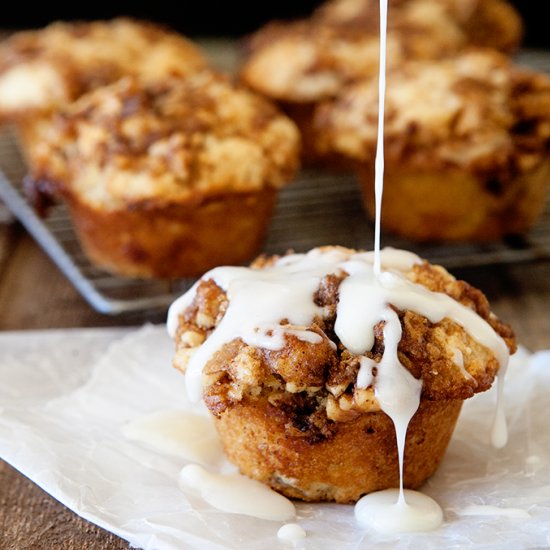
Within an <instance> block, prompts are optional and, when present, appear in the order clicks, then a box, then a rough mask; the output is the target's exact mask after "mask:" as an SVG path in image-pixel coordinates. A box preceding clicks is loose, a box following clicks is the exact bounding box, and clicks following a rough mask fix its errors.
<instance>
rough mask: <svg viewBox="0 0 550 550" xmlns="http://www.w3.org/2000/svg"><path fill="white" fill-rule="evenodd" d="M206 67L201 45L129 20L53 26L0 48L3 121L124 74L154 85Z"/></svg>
mask: <svg viewBox="0 0 550 550" xmlns="http://www.w3.org/2000/svg"><path fill="white" fill-rule="evenodd" d="M206 65H207V61H206V58H205V57H204V56H203V54H202V53H201V51H200V49H199V48H198V47H197V46H195V45H194V44H193V43H192V42H191V41H189V40H187V39H186V38H185V37H183V36H181V35H179V34H178V33H176V32H173V31H171V30H170V29H168V28H167V27H164V26H162V25H159V24H156V23H151V22H146V21H141V20H138V19H132V18H129V17H118V18H115V19H112V20H108V21H92V22H70V23H69V22H54V23H51V24H50V25H48V26H47V27H45V28H43V29H38V30H32V31H20V32H17V33H15V34H13V35H12V36H10V37H9V38H8V39H6V40H5V41H4V42H2V44H0V118H2V117H3V118H5V119H8V120H11V119H14V118H15V119H17V118H19V117H23V118H27V117H28V116H29V115H32V114H34V112H35V111H36V110H38V111H39V112H41V111H48V110H50V109H52V108H56V107H58V106H59V105H64V104H65V103H67V102H68V101H72V100H74V99H76V98H77V97H79V96H80V95H82V94H83V93H85V92H87V91H89V90H92V89H95V88H97V87H98V86H102V85H105V84H109V83H111V82H114V81H116V80H118V79H119V78H121V77H122V76H124V75H136V76H138V77H139V78H140V79H141V80H142V81H144V82H150V81H151V80H155V79H157V78H158V77H159V76H162V75H165V76H166V75H170V74H188V73H189V72H194V71H196V70H199V69H201V68H204V67H205V66H206ZM33 87H34V88H36V89H35V90H34V91H33V90H32V88H33Z"/></svg>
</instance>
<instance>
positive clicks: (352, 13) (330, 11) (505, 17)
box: [314, 0, 524, 53]
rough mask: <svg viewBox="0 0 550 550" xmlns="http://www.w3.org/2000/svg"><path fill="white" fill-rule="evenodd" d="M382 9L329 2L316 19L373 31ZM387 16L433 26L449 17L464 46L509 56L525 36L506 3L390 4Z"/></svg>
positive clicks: (426, 0)
mask: <svg viewBox="0 0 550 550" xmlns="http://www.w3.org/2000/svg"><path fill="white" fill-rule="evenodd" d="M379 8H380V0H328V1H326V2H325V3H324V4H322V5H321V6H320V7H319V8H318V9H317V10H316V12H315V14H314V15H315V17H318V18H321V19H323V20H326V21H331V22H332V23H338V24H350V23H353V24H356V25H363V26H364V25H369V28H372V25H373V19H374V24H377V21H378V11H379ZM388 13H389V14H391V15H392V17H393V15H395V14H397V15H398V17H400V18H402V19H403V20H404V21H412V22H414V21H420V20H424V21H425V22H429V21H432V22H433V24H437V22H442V21H444V20H445V17H446V18H448V20H451V21H452V22H453V24H454V25H455V26H457V27H458V29H459V30H460V34H461V35H462V37H461V41H463V42H464V43H465V44H468V45H473V46H482V47H490V48H494V49H497V50H499V51H502V52H507V53H513V52H514V51H516V50H517V48H518V47H519V45H520V43H521V40H522V38H523V33H524V28H523V21H522V19H521V16H520V14H519V12H518V11H517V9H516V8H515V7H514V5H513V4H511V3H510V2H508V1H507V0H437V2H433V1H432V0H389V1H388ZM372 30H374V29H372ZM456 36H457V37H458V34H457V35H456Z"/></svg>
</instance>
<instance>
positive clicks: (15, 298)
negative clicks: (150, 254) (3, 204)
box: [0, 48, 550, 550]
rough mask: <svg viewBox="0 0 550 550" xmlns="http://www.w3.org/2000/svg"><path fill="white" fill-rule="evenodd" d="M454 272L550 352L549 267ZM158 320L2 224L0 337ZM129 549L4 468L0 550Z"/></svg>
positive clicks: (530, 341)
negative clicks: (100, 305) (114, 311)
mask: <svg viewBox="0 0 550 550" xmlns="http://www.w3.org/2000/svg"><path fill="white" fill-rule="evenodd" d="M217 53H218V54H219V55H220V56H221V58H222V63H224V64H227V63H230V62H232V60H233V58H231V51H229V50H227V49H225V48H221V49H218V50H217ZM224 55H228V56H229V57H227V58H224V57H223V56H224ZM0 219H1V216H0ZM452 271H453V273H454V274H455V275H457V276H458V277H460V278H463V279H465V280H467V281H468V282H470V283H471V284H473V285H474V286H477V287H478V288H480V289H481V290H483V291H484V292H485V293H486V294H487V296H488V297H489V300H490V301H491V304H492V306H493V310H494V311H495V312H496V313H497V314H498V315H499V316H501V317H502V318H503V319H504V320H506V321H508V322H509V323H511V324H512V326H513V327H514V329H515V331H516V333H517V335H518V338H519V341H520V343H521V344H522V345H524V346H526V347H527V348H528V349H531V350H533V351H534V350H538V349H546V348H550V315H549V311H550V262H539V263H523V264H516V265H501V266H490V267H489V266H487V267H476V268H469V269H461V270H457V269H454V270H452ZM159 320H160V321H162V320H164V314H163V313H160V314H159V316H156V318H151V317H146V316H144V315H140V314H131V315H125V316H116V317H110V316H105V315H102V314H99V313H97V312H95V311H94V310H93V309H92V308H91V307H90V306H89V305H88V303H87V302H86V301H85V300H84V299H83V298H82V297H81V296H80V295H79V294H78V292H77V291H76V290H75V289H74V288H73V287H72V286H71V284H70V283H69V282H68V281H67V279H66V278H65V277H64V275H63V274H62V273H61V272H60V271H59V270H58V268H57V267H56V266H55V265H54V264H53V262H52V261H51V260H50V259H49V258H48V257H47V256H46V254H45V253H44V252H43V251H42V250H41V249H40V248H39V247H38V246H37V244H36V243H35V242H34V241H33V239H32V238H31V237H30V236H29V235H28V234H27V233H26V231H25V230H24V229H23V228H22V227H21V226H20V225H19V224H18V223H17V222H14V221H11V222H7V223H6V222H4V223H2V222H0V330H3V331H10V330H28V329H50V328H67V327H98V326H121V325H124V326H139V325H141V324H143V323H144V322H146V321H153V322H159ZM128 547H129V546H128V544H127V543H126V542H125V541H123V540H121V539H119V538H118V537H116V536H114V535H112V534H111V533H108V532H106V531H104V530H103V529H100V528H99V527H97V526H95V525H93V524H90V523H88V522H87V521H84V520H83V519H81V518H79V517H78V516H76V515H75V514H74V513H72V512H70V511H69V510H67V509H66V508H65V507H64V506H63V505H61V504H60V503H58V502H57V501H55V500H54V499H53V498H51V497H50V496H49V495H48V494H46V493H45V492H44V491H42V490H41V489H39V488H38V487H37V486H36V485H34V484H33V483H32V482H30V481H29V480H28V479H26V478H25V477H24V476H23V475H21V474H20V473H19V472H17V471H16V470H14V469H13V468H12V467H11V466H9V465H8V464H6V463H5V462H2V461H0V550H11V549H13V550H22V549H48V550H50V549H52V548H55V549H78V550H92V549H94V550H96V549H97V550H100V549H101V550H105V549H122V548H128Z"/></svg>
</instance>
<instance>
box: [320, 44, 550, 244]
mask: <svg viewBox="0 0 550 550" xmlns="http://www.w3.org/2000/svg"><path fill="white" fill-rule="evenodd" d="M377 86H378V85H377V83H376V82H373V81H372V80H369V79H364V80H362V81H360V82H357V83H355V84H354V85H352V86H350V87H349V88H348V89H347V90H346V91H345V92H343V93H342V94H341V95H340V97H338V98H337V99H335V100H334V101H329V102H326V103H325V104H323V105H321V106H320V107H319V108H318V109H317V111H316V113H315V121H314V125H315V129H316V135H317V142H316V144H317V147H318V148H319V150H321V151H330V152H331V153H334V152H337V153H338V154H340V155H345V156H346V157H347V158H348V159H350V160H351V161H353V162H354V163H355V167H356V169H357V172H358V174H359V177H360V180H361V188H362V190H363V196H364V202H365V207H366V209H367V212H368V213H369V214H370V215H371V216H372V217H374V208H375V206H374V158H375V152H376V147H377V131H378V87H377ZM384 136H385V138H384V140H385V150H384V157H385V167H384V200H383V204H382V228H384V229H385V230H387V231H389V232H392V233H394V234H397V235H400V236H403V237H406V238H408V239H411V240H414V241H446V240H452V241H489V240H497V239H501V238H502V237H504V236H506V235H512V234H522V233H525V232H527V231H528V230H529V229H530V228H531V227H532V226H533V224H534V223H535V221H536V220H537V219H538V217H539V215H540V213H541V211H542V209H543V206H544V201H545V195H546V190H547V187H548V183H549V181H550V78H549V77H548V75H546V74H544V73H540V72H536V71H534V70H530V69H526V68H524V67H521V66H519V65H517V64H515V63H514V62H513V61H512V60H510V59H509V58H507V57H505V56H503V55H502V54H499V53H497V52H495V51H493V50H480V49H472V50H468V51H466V52H463V53H461V54H459V55H457V56H455V57H453V58H452V59H444V60H437V61H434V60H432V61H423V62H420V61H417V62H408V63H404V64H402V65H401V66H400V67H398V68H394V69H393V70H392V71H390V72H388V75H387V91H386V103H385V127H384Z"/></svg>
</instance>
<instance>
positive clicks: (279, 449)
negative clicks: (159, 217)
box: [168, 247, 516, 503]
mask: <svg viewBox="0 0 550 550" xmlns="http://www.w3.org/2000/svg"><path fill="white" fill-rule="evenodd" d="M373 262H374V255H373V253H367V252H361V251H355V250H350V249H345V248H341V247H321V248H317V249H313V250H310V251H309V252H307V253H305V254H287V255H285V256H282V257H269V258H266V257H261V258H258V259H257V260H256V261H255V262H254V263H253V264H252V266H251V267H250V268H244V267H219V268H216V269H213V270H211V271H210V272H208V273H206V274H204V275H203V276H202V277H201V278H200V280H199V281H198V282H197V284H196V285H195V286H194V287H193V288H192V289H191V290H189V291H188V292H187V293H186V294H184V295H183V296H182V297H181V298H179V299H178V300H176V301H175V302H174V303H173V304H172V306H171V308H170V311H169V315H168V330H169V332H170V334H171V335H172V337H173V338H174V340H175V344H176V352H175V355H174V366H175V367H176V368H178V369H180V370H181V371H183V372H184V373H185V377H186V386H187V390H188V393H189V396H190V398H191V399H193V400H199V399H203V400H204V402H205V403H206V406H207V407H208V409H209V410H210V412H211V414H212V415H213V417H214V419H215V423H216V426H217V429H218V432H219V435H220V438H221V440H222V442H223V445H224V448H225V452H226V454H227V456H228V458H229V459H230V460H231V461H232V462H233V463H234V464H236V465H237V466H238V467H239V469H240V471H241V472H242V473H244V474H246V475H248V476H249V477H251V478H254V479H257V480H260V481H262V482H264V483H266V484H267V485H269V486H271V487H272V488H273V489H275V490H277V491H279V492H281V493H282V494H284V495H286V496H288V497H290V498H297V499H302V500H306V501H336V502H341V503H349V502H355V501H357V500H358V499H359V498H360V497H361V496H362V495H364V494H367V493H370V492H372V491H377V490H382V489H386V488H390V487H398V486H399V479H400V478H399V467H398V451H397V445H396V432H397V433H398V434H399V433H402V432H400V430H405V431H406V446H405V452H404V485H405V487H409V488H417V487H419V486H420V485H421V484H422V483H423V482H424V481H425V480H426V479H427V478H428V477H429V476H430V475H432V474H433V473H434V471H435V470H436V469H437V467H438V465H439V463H440V461H441V459H442V457H443V455H444V453H445V450H446V447H447V444H448V442H449V440H450V438H451V435H452V432H453V429H454V426H455V423H456V421H457V418H458V416H459V413H460V410H461V406H462V403H463V401H464V400H465V399H467V398H469V397H471V396H473V395H474V394H475V393H477V392H482V391H486V390H488V389H489V388H490V387H491V385H492V383H493V381H494V379H495V376H497V375H498V376H503V375H504V371H505V368H506V365H507V361H508V355H509V353H511V352H514V351H515V349H516V343H515V337H514V333H513V331H512V329H511V328H510V327H509V326H508V325H506V324H504V323H503V322H502V321H500V320H499V319H498V318H497V317H496V316H495V315H494V314H493V313H492V312H491V310H490V306H489V304H488V302H487V299H486V297H485V296H484V295H483V293H482V292H481V291H479V290H477V289H475V288H473V287H471V286H470V285H468V284H467V283H466V282H464V281H459V280H456V279H455V278H454V277H453V276H452V275H450V274H449V273H448V272H447V271H446V270H445V269H443V268H442V267H439V266H435V265H431V264H429V263H427V262H426V261H423V260H421V259H420V258H419V257H417V256H415V255H414V254H412V253H409V252H405V251H400V250H393V249H386V250H383V251H382V253H381V271H380V272H379V273H377V271H376V268H375V267H374V265H373ZM397 437H401V436H399V435H398V436H397Z"/></svg>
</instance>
